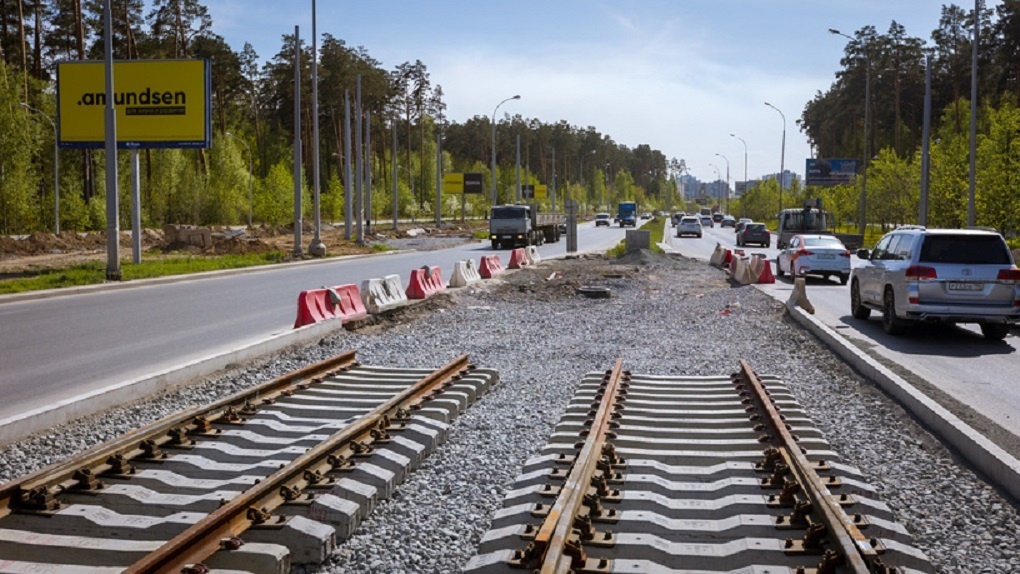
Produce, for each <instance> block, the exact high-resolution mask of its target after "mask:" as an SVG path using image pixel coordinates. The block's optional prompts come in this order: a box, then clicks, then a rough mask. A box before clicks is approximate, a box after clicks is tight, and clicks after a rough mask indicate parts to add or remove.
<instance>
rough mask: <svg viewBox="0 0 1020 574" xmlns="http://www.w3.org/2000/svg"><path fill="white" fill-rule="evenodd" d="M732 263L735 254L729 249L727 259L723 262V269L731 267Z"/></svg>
mask: <svg viewBox="0 0 1020 574" xmlns="http://www.w3.org/2000/svg"><path fill="white" fill-rule="evenodd" d="M730 261H733V252H732V251H730V250H729V249H727V250H726V257H725V258H723V262H722V264H723V267H729V266H730Z"/></svg>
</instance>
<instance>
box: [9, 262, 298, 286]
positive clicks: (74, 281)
mask: <svg viewBox="0 0 1020 574" xmlns="http://www.w3.org/2000/svg"><path fill="white" fill-rule="evenodd" d="M283 259H284V255H283V254H282V253H280V252H271V253H261V254H248V255H221V256H217V257H171V258H166V259H154V260H147V261H142V262H141V263H139V264H137V265H135V264H133V263H131V262H130V261H127V260H125V261H123V262H122V271H123V280H125V281H133V280H138V279H149V278H153V277H165V276H168V275H184V274H189V273H201V272H204V271H218V270H222V269H239V268H242V267H253V266H257V265H268V264H271V263H279V262H281V261H283ZM105 281H106V263H103V262H92V263H86V264H82V265H76V266H74V267H71V268H68V269H60V270H45V271H43V272H41V273H40V274H39V275H38V276H36V277H25V278H19V279H7V280H3V281H0V295H6V294H10V293H23V292H26V291H38V290H41V289H58V288H63V287H74V286H79V285H95V284H99V283H103V282H105Z"/></svg>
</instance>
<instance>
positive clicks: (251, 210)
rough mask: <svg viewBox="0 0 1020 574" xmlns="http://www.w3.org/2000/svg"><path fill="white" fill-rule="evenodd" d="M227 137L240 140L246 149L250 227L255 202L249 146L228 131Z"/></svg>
mask: <svg viewBox="0 0 1020 574" xmlns="http://www.w3.org/2000/svg"><path fill="white" fill-rule="evenodd" d="M225 133H226V134H227V137H228V138H233V139H234V140H235V141H238V142H240V144H241V145H243V146H244V149H246V150H248V227H251V217H252V212H253V211H254V210H255V204H254V203H253V200H252V197H253V196H252V171H251V148H250V147H248V144H247V143H245V141H244V140H243V139H241V138H239V137H237V136H235V135H234V134H232V133H230V132H225Z"/></svg>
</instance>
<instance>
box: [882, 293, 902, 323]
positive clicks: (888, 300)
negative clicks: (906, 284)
mask: <svg viewBox="0 0 1020 574" xmlns="http://www.w3.org/2000/svg"><path fill="white" fill-rule="evenodd" d="M882 329H883V330H884V331H885V332H886V333H888V334H890V335H902V334H903V331H904V325H903V321H902V320H900V319H899V318H897V317H896V297H895V296H894V295H893V290H892V287H886V288H885V294H884V295H883V296H882Z"/></svg>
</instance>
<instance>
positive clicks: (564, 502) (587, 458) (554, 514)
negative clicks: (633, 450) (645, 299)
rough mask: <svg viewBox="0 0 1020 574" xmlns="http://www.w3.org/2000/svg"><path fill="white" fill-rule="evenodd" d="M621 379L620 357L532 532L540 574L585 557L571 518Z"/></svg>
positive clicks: (580, 501) (581, 503)
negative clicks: (563, 476) (571, 462)
mask: <svg viewBox="0 0 1020 574" xmlns="http://www.w3.org/2000/svg"><path fill="white" fill-rule="evenodd" d="M622 378H623V359H617V361H616V364H615V365H614V366H613V369H612V371H611V372H610V376H609V381H608V384H607V385H606V389H605V391H604V395H603V398H602V401H601V402H600V403H599V408H598V411H596V413H595V418H594V420H593V422H592V425H591V429H590V430H589V432H588V437H587V438H586V439H585V441H584V444H583V446H582V447H581V450H580V452H579V453H578V454H577V457H576V459H575V460H574V466H573V468H572V469H571V471H570V474H569V475H568V476H567V480H566V482H565V483H564V485H563V488H562V489H561V490H560V493H559V496H557V498H556V502H555V503H553V507H552V509H551V510H550V511H549V515H548V516H547V517H546V518H545V520H544V521H543V522H542V526H541V527H540V528H539V530H538V533H537V534H536V535H535V540H534V542H533V544H534V546H533V548H534V550H535V551H536V552H537V553H538V555H540V556H541V568H540V569H538V570H537V571H539V572H541V573H542V574H554V573H566V572H571V571H573V569H574V568H573V566H574V564H583V563H584V561H585V560H586V558H585V556H584V550H583V549H582V547H581V545H580V541H579V540H572V536H573V533H572V530H573V528H574V520H575V518H576V517H577V516H578V514H579V512H580V511H581V509H582V508H583V507H584V497H585V495H586V494H587V493H588V490H589V489H590V488H591V481H592V477H593V476H594V475H595V471H596V469H597V467H598V462H599V459H600V458H601V457H602V450H603V446H604V445H605V444H606V435H607V433H608V432H609V430H610V423H611V421H612V416H613V412H614V411H615V407H616V404H617V399H618V397H619V395H618V392H619V390H620V380H621V379H622Z"/></svg>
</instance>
